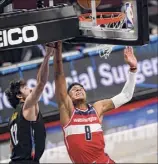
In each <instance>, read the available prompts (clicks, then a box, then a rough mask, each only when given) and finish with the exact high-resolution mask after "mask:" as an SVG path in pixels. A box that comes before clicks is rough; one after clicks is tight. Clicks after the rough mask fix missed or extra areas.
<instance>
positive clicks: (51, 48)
mask: <svg viewBox="0 0 158 164" xmlns="http://www.w3.org/2000/svg"><path fill="white" fill-rule="evenodd" d="M55 44H56V43H47V44H46V46H45V47H46V56H53V55H54V53H55Z"/></svg>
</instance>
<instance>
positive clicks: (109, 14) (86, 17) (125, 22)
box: [69, 0, 149, 45]
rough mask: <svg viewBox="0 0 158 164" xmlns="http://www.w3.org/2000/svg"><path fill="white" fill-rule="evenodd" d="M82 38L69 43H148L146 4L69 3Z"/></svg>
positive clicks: (139, 0) (129, 0)
mask: <svg viewBox="0 0 158 164" xmlns="http://www.w3.org/2000/svg"><path fill="white" fill-rule="evenodd" d="M69 2H70V3H71V4H73V6H74V8H75V10H76V12H77V15H78V17H79V20H80V23H79V26H80V31H81V36H80V37H77V38H75V39H72V40H70V42H71V43H81V42H82V43H83V42H86V43H97V44H114V45H144V44H147V43H148V42H149V28H148V5H147V0H69Z"/></svg>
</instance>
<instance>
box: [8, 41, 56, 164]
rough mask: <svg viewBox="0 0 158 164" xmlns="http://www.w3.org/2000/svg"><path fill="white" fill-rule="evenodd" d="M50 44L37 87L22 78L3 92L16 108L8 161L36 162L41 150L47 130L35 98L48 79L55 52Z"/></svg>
mask: <svg viewBox="0 0 158 164" xmlns="http://www.w3.org/2000/svg"><path fill="white" fill-rule="evenodd" d="M49 46H52V47H46V56H45V57H44V60H43V63H42V65H41V67H40V69H39V72H38V75H37V85H36V87H35V88H34V89H30V88H28V87H27V86H26V83H25V82H24V81H23V80H19V81H12V82H11V83H10V86H9V88H8V89H7V90H6V92H5V93H6V96H7V97H8V100H9V102H10V104H11V105H12V106H13V108H14V109H15V112H14V113H13V114H12V116H11V118H10V122H9V129H10V136H11V142H10V144H11V162H10V164H28V163H29V164H38V163H39V160H40V158H41V156H42V154H43V152H44V148H45V139H46V132H45V127H44V121H43V119H42V115H41V113H40V111H39V106H38V101H39V98H40V96H41V94H42V92H43V89H44V86H45V84H46V82H47V80H48V75H49V64H48V63H49V58H50V56H52V55H53V53H54V48H53V44H51V43H50V44H49Z"/></svg>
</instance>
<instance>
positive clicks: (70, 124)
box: [54, 42, 137, 163]
mask: <svg viewBox="0 0 158 164" xmlns="http://www.w3.org/2000/svg"><path fill="white" fill-rule="evenodd" d="M120 55H121V54H120ZM124 59H125V61H126V63H127V64H128V65H129V66H130V69H129V76H128V78H127V81H126V83H125V85H124V87H123V89H122V91H121V92H120V93H119V94H118V95H116V96H115V97H112V98H109V99H105V100H100V101H97V102H95V103H94V104H92V105H90V104H88V103H87V101H86V91H85V89H84V87H83V86H82V85H81V84H79V83H74V84H72V85H70V86H69V88H68V91H67V87H66V81H65V76H64V69H63V62H62V43H61V42H58V43H57V45H56V53H55V54H54V75H55V86H56V96H57V101H58V107H59V111H60V123H61V125H62V128H63V131H64V137H65V144H66V147H67V150H68V154H69V156H70V158H71V160H72V162H74V163H115V162H114V161H113V160H111V159H110V157H109V156H108V154H106V153H105V152H104V147H105V142H104V138H103V131H102V128H101V123H102V120H103V116H104V114H105V112H107V111H110V110H112V109H114V108H118V107H120V106H121V105H123V104H125V103H127V102H128V101H130V100H131V99H132V96H133V92H134V88H135V83H136V71H137V60H136V58H135V56H134V53H133V48H132V47H127V48H126V49H125V50H124Z"/></svg>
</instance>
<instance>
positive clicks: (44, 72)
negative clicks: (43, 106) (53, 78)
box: [23, 47, 54, 110]
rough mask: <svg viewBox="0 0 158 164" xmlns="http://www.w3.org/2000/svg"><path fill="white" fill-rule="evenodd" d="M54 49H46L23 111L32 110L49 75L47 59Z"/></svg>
mask: <svg viewBox="0 0 158 164" xmlns="http://www.w3.org/2000/svg"><path fill="white" fill-rule="evenodd" d="M53 51H54V48H53V47H46V56H45V57H44V60H43V62H42V64H41V67H40V69H39V71H38V75H37V85H36V87H35V88H34V89H33V90H32V92H31V94H30V95H29V96H28V97H27V98H26V100H25V103H24V106H23V110H27V109H30V108H32V107H33V106H34V105H36V104H37V102H38V100H39V98H40V96H41V94H42V91H43V89H44V86H45V84H46V82H47V80H48V75H49V58H50V56H52V55H53Z"/></svg>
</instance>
